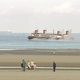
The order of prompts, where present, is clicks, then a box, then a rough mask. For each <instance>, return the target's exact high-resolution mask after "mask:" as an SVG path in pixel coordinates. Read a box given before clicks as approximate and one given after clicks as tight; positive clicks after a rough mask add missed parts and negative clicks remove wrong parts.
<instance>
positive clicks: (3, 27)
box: [0, 0, 80, 32]
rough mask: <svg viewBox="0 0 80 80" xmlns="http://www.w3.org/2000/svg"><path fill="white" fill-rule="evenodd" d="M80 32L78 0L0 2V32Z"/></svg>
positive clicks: (79, 4)
mask: <svg viewBox="0 0 80 80" xmlns="http://www.w3.org/2000/svg"><path fill="white" fill-rule="evenodd" d="M53 28H54V29H55V30H56V29H58V30H59V29H60V30H63V29H64V30H66V29H72V32H80V0H0V31H13V32H32V31H33V30H34V29H48V30H49V31H52V29H53Z"/></svg>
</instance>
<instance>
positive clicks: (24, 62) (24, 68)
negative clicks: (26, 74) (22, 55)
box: [21, 59, 26, 71]
mask: <svg viewBox="0 0 80 80" xmlns="http://www.w3.org/2000/svg"><path fill="white" fill-rule="evenodd" d="M21 68H22V71H25V70H26V61H25V60H24V59H23V60H22V63H21Z"/></svg>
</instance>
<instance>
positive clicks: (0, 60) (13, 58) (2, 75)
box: [0, 49, 80, 80]
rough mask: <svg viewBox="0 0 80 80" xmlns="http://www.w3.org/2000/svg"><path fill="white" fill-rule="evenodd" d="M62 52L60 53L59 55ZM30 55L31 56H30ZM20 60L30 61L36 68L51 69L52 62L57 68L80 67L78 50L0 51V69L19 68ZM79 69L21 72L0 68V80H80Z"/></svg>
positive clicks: (79, 52) (79, 51)
mask: <svg viewBox="0 0 80 80" xmlns="http://www.w3.org/2000/svg"><path fill="white" fill-rule="evenodd" d="M61 52H62V53H61ZM30 53H31V54H30ZM22 59H25V61H26V62H27V61H28V60H32V61H34V62H35V63H36V65H37V67H52V63H53V61H55V62H56V65H57V67H64V68H65V67H71V68H75V67H77V68H79V67H80V50H79V49H73V50H67V49H66V50H64V49H62V50H60V49H57V50H55V49H54V50H45V49H43V50H40V49H38V50H37V49H32V50H1V51H0V67H20V63H21V61H22ZM79 74H80V69H78V70H76V69H73V70H70V69H69V70H67V69H57V70H56V72H53V71H52V69H41V70H40V69H36V70H28V69H26V71H25V72H23V71H22V70H21V69H20V68H19V69H7V68H6V69H2V68H0V79H1V80H16V79H17V80H26V79H28V80H51V79H55V80H75V79H77V80H80V77H79Z"/></svg>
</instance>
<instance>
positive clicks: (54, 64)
mask: <svg viewBox="0 0 80 80" xmlns="http://www.w3.org/2000/svg"><path fill="white" fill-rule="evenodd" d="M55 70H56V63H55V62H53V71H54V72H55Z"/></svg>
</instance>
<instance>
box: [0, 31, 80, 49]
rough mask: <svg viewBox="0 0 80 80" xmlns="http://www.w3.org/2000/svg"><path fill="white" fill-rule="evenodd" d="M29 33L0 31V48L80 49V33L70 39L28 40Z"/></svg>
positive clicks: (74, 34)
mask: <svg viewBox="0 0 80 80" xmlns="http://www.w3.org/2000/svg"><path fill="white" fill-rule="evenodd" d="M28 35H29V34H27V33H9V32H6V33H0V50H13V49H18V50H19V49H80V33H73V34H72V39H70V40H28V38H27V37H28Z"/></svg>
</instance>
